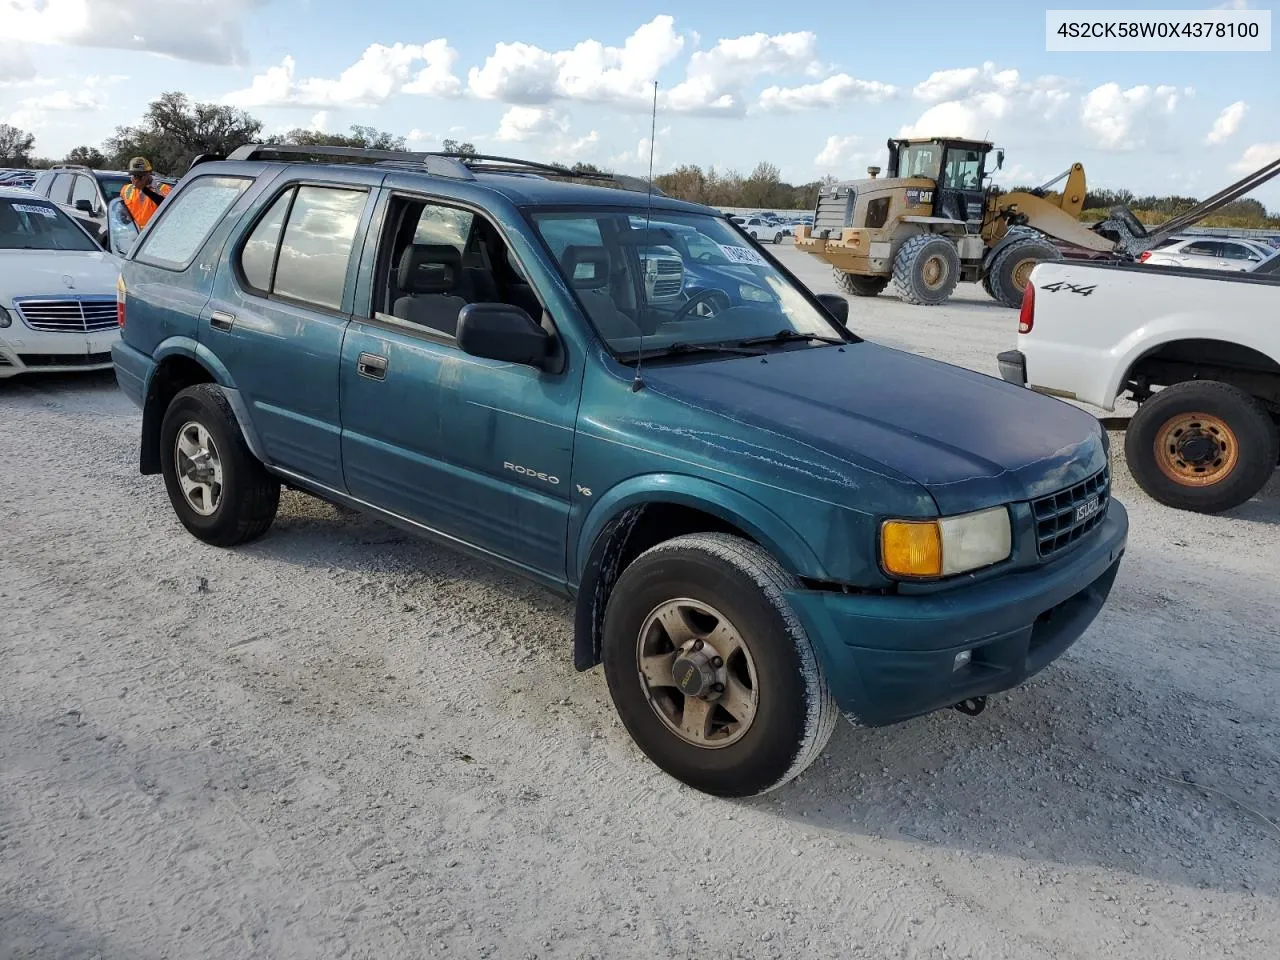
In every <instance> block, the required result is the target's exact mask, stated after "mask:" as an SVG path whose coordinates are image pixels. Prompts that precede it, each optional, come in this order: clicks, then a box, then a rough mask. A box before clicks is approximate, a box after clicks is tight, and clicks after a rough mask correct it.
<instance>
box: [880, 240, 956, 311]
mask: <svg viewBox="0 0 1280 960" xmlns="http://www.w3.org/2000/svg"><path fill="white" fill-rule="evenodd" d="M959 282H960V251H958V250H957V249H956V245H955V244H954V243H952V242H951V241H950V240H949V239H948V238H946V237H942V236H938V235H937V234H932V233H922V234H918V235H917V236H914V237H912V238H911V239H909V240H908V241H907V242H906V243H904V244H903V245H902V246H901V247H899V248H898V255H897V256H896V257H894V259H893V286H894V292H895V293H897V295H898V296H899V298H901V299H902V301H903V302H904V303H914V304H919V305H921V306H930V307H931V306H937V305H938V304H940V303H945V302H946V301H947V300H948V299H950V297H951V294H952V293H953V292H954V291H955V289H956V284H957V283H959Z"/></svg>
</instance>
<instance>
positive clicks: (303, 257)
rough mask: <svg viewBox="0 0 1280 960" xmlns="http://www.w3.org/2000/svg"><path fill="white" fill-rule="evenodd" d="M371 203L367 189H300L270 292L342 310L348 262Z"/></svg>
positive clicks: (287, 226) (281, 246)
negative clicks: (362, 216) (366, 207)
mask: <svg viewBox="0 0 1280 960" xmlns="http://www.w3.org/2000/svg"><path fill="white" fill-rule="evenodd" d="M367 198H368V193H367V192H366V191H364V190H342V189H336V188H333V187H299V188H298V195H297V197H295V198H294V201H293V208H292V209H291V210H290V211H289V222H288V224H286V225H285V228H284V239H283V241H282V242H281V244H280V255H279V257H278V258H277V260H276V273H275V279H274V281H273V283H272V287H271V291H272V293H275V294H278V295H279V296H282V297H289V298H290V299H293V300H301V301H304V302H306V303H313V304H315V305H316V306H318V307H326V308H328V309H330V310H339V309H341V308H342V292H343V288H344V287H345V285H346V280H347V261H348V260H349V259H350V258H351V248H352V245H353V244H354V241H355V236H356V227H357V226H359V224H360V215H361V213H363V212H364V206H365V201H366V199H367Z"/></svg>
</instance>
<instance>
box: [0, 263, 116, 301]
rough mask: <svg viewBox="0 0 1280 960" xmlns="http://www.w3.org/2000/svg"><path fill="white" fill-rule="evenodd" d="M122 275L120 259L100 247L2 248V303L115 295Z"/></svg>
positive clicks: (0, 271) (0, 274)
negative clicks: (45, 298) (71, 248)
mask: <svg viewBox="0 0 1280 960" xmlns="http://www.w3.org/2000/svg"><path fill="white" fill-rule="evenodd" d="M119 275H120V260H119V258H117V257H115V256H113V255H112V254H109V253H106V252H104V251H100V250H0V302H3V303H4V304H5V305H7V306H11V305H12V301H13V298H14V297H53V296H58V295H61V296H65V297H73V296H115V293H116V278H117V277H118V276H119ZM68 280H70V283H68Z"/></svg>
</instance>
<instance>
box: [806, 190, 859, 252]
mask: <svg viewBox="0 0 1280 960" xmlns="http://www.w3.org/2000/svg"><path fill="white" fill-rule="evenodd" d="M855 199H856V193H855V191H854V189H853V188H852V187H840V186H837V187H832V188H831V192H830V193H827V192H824V193H821V194H819V195H818V209H817V210H815V211H814V214H813V235H814V236H815V237H821V236H822V231H824V230H826V231H828V235H829V236H830V237H831V239H833V240H834V239H837V238H839V236H840V231H841V230H843V229H844V228H845V227H848V226H852V224H851V223H850V219H851V218H852V216H853V202H854V200H855Z"/></svg>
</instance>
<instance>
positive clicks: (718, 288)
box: [631, 217, 778, 317]
mask: <svg viewBox="0 0 1280 960" xmlns="http://www.w3.org/2000/svg"><path fill="white" fill-rule="evenodd" d="M631 226H632V229H634V230H637V231H644V230H645V228H646V227H647V228H648V229H647V234H646V236H647V237H648V238H649V239H651V240H652V242H653V243H654V244H655V245H658V246H657V248H658V249H665V250H669V251H671V252H673V253H675V254H676V255H678V256H679V257H680V260H681V262H682V266H683V272H684V297H683V298H682V303H681V305H680V309H681V310H683V309H685V304H686V303H688V302H691V301H696V302H695V303H694V305H693V307H692V314H693V315H694V316H699V317H713V316H715V315H716V314H717V313H719V312H721V311H722V310H727V309H729V308H730V307H734V306H742V305H744V304H753V303H754V304H760V303H776V302H777V299H778V298H777V297H776V296H775V295H774V294H773V292H772V291H771V290H770V289H769V287H768V286H766V285H763V284H761V283H760V282H759V277H758V275H757V272H756V271H755V270H753V269H752V267H751V264H749V263H745V262H743V261H742V260H741V259H739V260H736V261H735V260H730V259H729V255H728V254H727V253H726V251H725V249H724V248H723V247H722V246H721V245H720V244H718V243H716V241H715V240H713V239H712V238H711V237H709V236H707V235H706V234H704V233H700V232H699V231H698V230H696V229H695V228H693V227H690V226H687V225H685V224H680V223H672V222H669V221H664V220H652V221H648V222H647V221H646V218H645V217H632V218H631ZM748 254H750V255H751V257H752V259H751V263H753V264H757V265H758V264H760V263H764V262H765V261H764V259H763V258H762V257H759V256H757V255H755V254H754V251H750V250H748V248H746V247H742V248H740V249H739V251H736V255H737V256H738V257H743V256H746V255H748Z"/></svg>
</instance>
